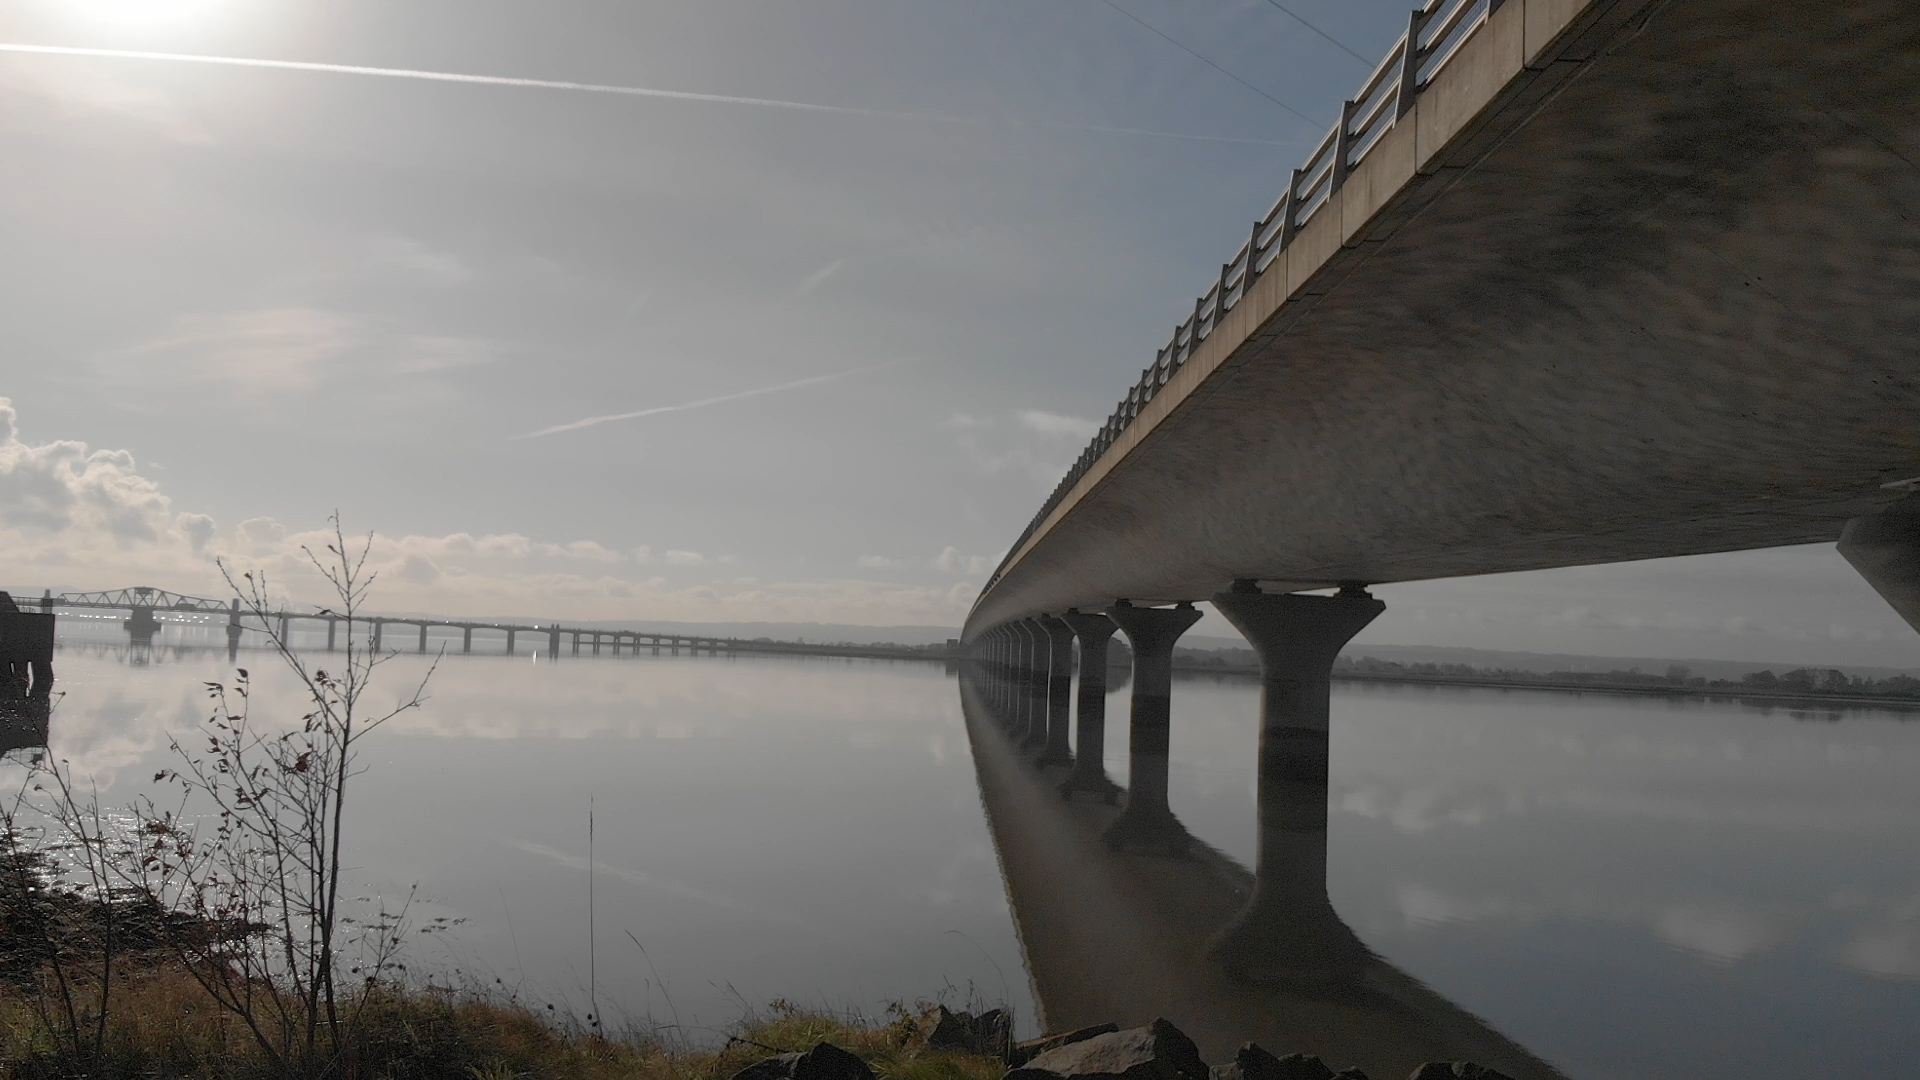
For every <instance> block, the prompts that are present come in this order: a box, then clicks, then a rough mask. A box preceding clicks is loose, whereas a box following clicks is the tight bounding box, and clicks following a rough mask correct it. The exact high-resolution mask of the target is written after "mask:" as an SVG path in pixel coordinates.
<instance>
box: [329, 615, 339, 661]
mask: <svg viewBox="0 0 1920 1080" xmlns="http://www.w3.org/2000/svg"><path fill="white" fill-rule="evenodd" d="M339 628H340V620H339V619H336V618H334V617H333V616H331V615H329V616H327V651H328V652H332V651H333V635H334V631H336V630H338V629H339Z"/></svg>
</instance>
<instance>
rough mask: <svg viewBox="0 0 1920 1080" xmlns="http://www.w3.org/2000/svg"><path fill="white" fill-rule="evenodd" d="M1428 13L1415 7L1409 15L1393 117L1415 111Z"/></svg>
mask: <svg viewBox="0 0 1920 1080" xmlns="http://www.w3.org/2000/svg"><path fill="white" fill-rule="evenodd" d="M1426 25H1427V13H1426V12H1425V11H1424V10H1423V9H1421V8H1414V9H1413V12H1412V13H1411V14H1409V15H1408V16H1407V41H1406V44H1405V45H1404V46H1403V47H1402V48H1401V50H1400V87H1399V89H1398V90H1396V91H1395V94H1396V95H1397V99H1398V100H1396V101H1395V102H1394V105H1393V118H1394V119H1396V120H1398V119H1399V118H1401V117H1403V116H1405V115H1407V114H1408V113H1409V112H1412V111H1413V99H1414V95H1415V94H1418V93H1419V92H1420V31H1421V30H1424V29H1426Z"/></svg>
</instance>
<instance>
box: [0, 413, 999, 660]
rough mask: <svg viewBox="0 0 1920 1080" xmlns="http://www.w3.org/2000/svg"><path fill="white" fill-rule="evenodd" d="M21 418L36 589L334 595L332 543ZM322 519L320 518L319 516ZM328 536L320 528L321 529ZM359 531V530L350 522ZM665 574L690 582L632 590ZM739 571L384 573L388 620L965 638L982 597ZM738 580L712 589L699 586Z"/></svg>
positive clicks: (19, 575) (473, 541) (438, 540)
mask: <svg viewBox="0 0 1920 1080" xmlns="http://www.w3.org/2000/svg"><path fill="white" fill-rule="evenodd" d="M19 435H20V432H19V423H18V414H17V412H16V410H15V408H14V406H13V404H12V402H11V401H9V400H7V399H5V398H0V562H4V563H5V565H7V566H8V567H9V568H10V570H9V575H10V576H11V577H12V578H13V579H14V582H15V583H17V584H19V585H23V586H42V585H51V584H55V583H59V584H63V585H69V586H72V587H77V588H120V587H125V586H130V585H154V586H158V587H161V588H166V589H171V590H174V591H176V592H181V593H185V594H187V595H190V596H208V597H214V598H220V597H223V596H225V595H226V591H225V586H224V584H223V583H222V582H221V578H220V572H219V569H218V568H217V567H216V566H215V560H216V559H223V560H226V562H227V563H228V565H230V566H232V567H234V568H235V569H236V570H258V571H262V572H264V573H266V574H267V575H268V577H269V579H270V581H271V583H272V587H273V589H274V591H275V593H276V595H284V596H287V597H288V598H289V599H290V600H291V602H293V603H295V604H310V603H317V602H319V601H320V600H321V599H322V598H323V597H324V595H325V594H324V583H323V582H321V581H320V580H319V579H318V576H317V575H316V574H315V573H314V571H313V570H312V568H311V567H310V566H309V565H308V564H307V560H306V556H305V555H304V554H303V552H302V550H301V549H302V547H303V546H304V547H309V548H313V549H315V550H320V549H321V548H322V547H323V546H324V545H325V544H326V543H327V542H328V541H329V540H331V539H332V537H331V534H329V533H327V532H325V531H324V530H322V529H318V528H312V529H299V528H290V527H288V526H287V525H286V524H284V523H282V522H280V521H278V520H276V519H274V518H270V517H252V518H247V519H245V520H243V521H241V522H240V523H238V524H237V525H234V526H231V527H228V528H225V529H222V528H220V527H219V525H218V523H217V522H215V521H214V519H213V518H212V517H210V516H208V515H206V514H201V513H195V512H191V511H179V510H176V508H175V507H174V506H173V503H172V500H171V499H170V498H169V497H168V496H167V495H166V494H165V493H164V492H163V491H162V490H161V489H160V486H159V485H158V484H157V483H156V482H155V481H153V480H152V479H150V478H148V477H146V476H143V475H142V474H141V473H140V471H139V468H138V465H137V463H136V461H135V458H134V455H133V454H132V453H130V452H128V451H125V450H96V449H93V448H90V447H89V446H87V445H86V444H85V443H82V442H77V441H72V440H56V441H51V442H44V443H32V442H27V441H23V440H22V439H21V438H20V437H19ZM315 516H316V518H317V517H318V513H316V515H315ZM316 524H318V522H317V521H316ZM347 524H348V526H349V528H352V527H353V526H354V525H355V523H354V521H353V520H352V515H351V511H350V510H349V514H348V522H347ZM654 562H664V563H666V564H667V565H669V566H671V567H674V568H675V573H676V574H677V575H678V578H677V579H676V580H669V579H667V578H664V577H660V576H651V577H638V576H633V575H631V574H630V573H628V574H622V573H621V572H620V570H621V568H622V567H639V566H643V565H648V564H651V563H654ZM734 562H735V559H734V557H732V556H725V555H723V556H713V555H708V554H703V553H701V552H697V551H690V550H683V549H677V548H676V549H670V550H667V551H665V552H664V553H661V554H656V552H655V549H654V548H653V547H652V546H651V545H623V546H615V545H612V544H607V543H603V542H601V541H597V540H584V539H583V540H571V541H547V540H540V539H536V538H534V537H529V536H524V535H521V534H519V533H484V534H474V533H467V532H453V533H446V534H442V535H432V536H428V535H419V534H410V533H401V534H388V533H381V534H378V535H376V536H375V537H374V546H373V552H372V555H371V557H370V560H369V569H371V570H373V571H375V572H376V573H377V574H378V575H379V579H378V583H377V584H376V586H375V589H374V593H373V599H372V603H373V605H374V609H375V610H384V611H420V612H433V613H436V614H443V615H468V616H474V617H487V616H515V617H524V618H560V619H569V620H580V621H585V620H610V619H621V620H641V621H644V620H647V619H659V620H662V621H685V620H723V621H734V620H737V621H754V620H774V621H786V622H843V623H867V624H881V625H898V624H933V625H957V624H958V623H959V621H960V620H961V619H962V618H963V617H964V616H965V614H966V611H967V604H968V602H969V601H970V600H971V599H972V591H971V590H972V586H970V585H969V586H956V587H951V588H950V587H947V586H944V585H942V586H921V585H906V584H889V583H882V582H872V581H854V580H824V581H765V580H761V579H759V578H758V577H756V576H754V575H751V574H741V573H740V572H739V571H738V570H725V571H722V570H720V568H723V567H729V566H731V565H732V564H733V563H734ZM722 572H723V573H725V575H726V576H724V577H717V578H715V579H714V580H711V581H699V580H693V581H689V580H687V578H688V576H690V575H694V574H700V573H722Z"/></svg>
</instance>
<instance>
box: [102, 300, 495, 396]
mask: <svg viewBox="0 0 1920 1080" xmlns="http://www.w3.org/2000/svg"><path fill="white" fill-rule="evenodd" d="M492 357H493V350H492V348H491V347H490V346H488V345H487V344H486V343H484V342H480V341H477V340H475V339H471V338H463V337H455V336H450V335H444V334H422V333H413V332H409V331H407V330H405V329H403V328H400V327H397V326H394V325H391V324H389V323H386V322H384V321H380V320H373V319H368V318H363V317H360V316H355V315H349V314H345V313H342V312H337V311H328V310H323V309H320V308H311V307H280V308H260V309H255V310H248V311H230V312H221V313H217V314H204V313H202V314H189V315H182V316H179V317H178V318H176V319H175V320H174V323H173V325H172V327H170V328H169V329H168V330H167V332H166V333H163V334H161V335H159V336H157V337H154V338H151V339H149V340H147V341H144V342H141V343H140V344H138V345H135V346H132V347H131V348H128V349H124V350H122V351H120V352H119V353H117V354H112V355H108V356H105V357H102V358H100V359H99V360H98V361H97V366H98V367H99V369H100V374H101V375H102V376H103V378H104V380H105V381H107V382H109V383H110V384H111V386H112V388H113V389H115V390H119V391H124V390H126V389H128V388H134V389H138V388H141V387H147V386H153V385H156V384H162V383H173V382H177V381H180V380H182V379H184V380H188V381H192V382H197V383H201V384H204V385H206V386H209V387H212V388H215V389H217V390H219V391H221V392H223V393H224V394H226V395H227V396H228V397H229V398H232V399H234V400H236V401H239V402H243V403H256V402H260V401H265V400H271V399H276V398H284V397H291V396H294V395H299V394H306V393H311V392H312V391H314V390H315V389H317V388H318V387H320V386H322V385H324V384H328V383H333V382H339V381H345V380H354V381H362V382H364V381H371V380H377V381H380V382H383V383H391V382H392V381H393V380H394V379H396V378H405V377H419V376H430V375H436V374H439V373H442V372H446V371H451V370H455V369H458V368H465V367H472V366H474V365H477V364H484V363H487V362H488V361H490V360H491V359H492ZM381 398H382V399H383V400H391V395H390V394H382V395H381Z"/></svg>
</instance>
